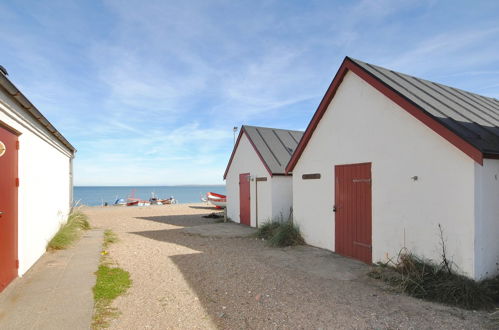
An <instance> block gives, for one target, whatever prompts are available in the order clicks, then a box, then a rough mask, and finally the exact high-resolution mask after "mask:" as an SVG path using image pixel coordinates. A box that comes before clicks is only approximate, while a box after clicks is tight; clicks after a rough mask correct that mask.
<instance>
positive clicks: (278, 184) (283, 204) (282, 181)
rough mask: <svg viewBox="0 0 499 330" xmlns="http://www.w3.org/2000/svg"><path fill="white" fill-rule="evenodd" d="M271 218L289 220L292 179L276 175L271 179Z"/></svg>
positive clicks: (291, 201) (291, 204) (291, 202)
mask: <svg viewBox="0 0 499 330" xmlns="http://www.w3.org/2000/svg"><path fill="white" fill-rule="evenodd" d="M272 202H273V203H272V217H273V218H274V219H275V218H280V217H281V216H282V217H283V218H284V220H287V219H288V218H289V212H290V209H291V208H292V206H293V178H292V177H291V176H280V175H276V176H274V177H273V178H272Z"/></svg>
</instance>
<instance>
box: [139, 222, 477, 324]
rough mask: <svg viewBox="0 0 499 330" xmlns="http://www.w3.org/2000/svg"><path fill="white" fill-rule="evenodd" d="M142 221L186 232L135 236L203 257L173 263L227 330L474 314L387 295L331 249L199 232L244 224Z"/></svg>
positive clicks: (439, 320) (442, 319)
mask: <svg viewBox="0 0 499 330" xmlns="http://www.w3.org/2000/svg"><path fill="white" fill-rule="evenodd" d="M137 219H142V220H148V221H156V222H161V223H165V224H170V225H175V226H179V227H183V228H173V229H164V230H152V231H138V232H132V233H131V234H134V235H140V236H142V237H146V238H149V239H154V240H157V241H162V242H167V243H173V244H177V245H180V246H185V247H187V248H189V249H190V250H191V251H192V250H195V251H198V252H200V253H189V254H180V255H179V254H176V255H173V256H170V258H171V260H173V262H174V263H175V265H176V266H177V267H178V269H179V270H180V271H181V272H182V274H183V276H184V278H185V280H186V281H187V282H188V284H189V286H190V287H191V288H192V290H193V291H194V292H195V293H196V295H197V297H198V299H199V301H200V302H201V304H202V305H203V307H204V308H205V310H206V311H207V312H208V314H209V315H210V317H211V318H212V320H213V321H214V322H215V323H216V324H217V326H218V327H220V328H224V329H232V328H269V327H272V328H330V327H331V326H334V327H335V328H350V327H353V328H387V327H390V326H393V325H396V326H397V327H400V328H409V327H413V326H414V325H416V324H420V322H421V319H422V318H425V317H426V318H427V319H428V320H430V319H432V320H433V321H432V322H434V323H431V322H430V321H428V322H430V323H431V324H432V326H435V327H444V328H445V327H452V326H453V324H454V323H453V322H463V320H464V319H465V318H466V317H468V316H469V315H471V314H466V313H467V312H463V311H460V310H458V311H456V310H455V309H452V308H449V307H445V306H441V305H437V304H430V303H425V302H421V301H418V300H415V299H412V298H409V297H405V296H399V295H394V294H392V293H388V292H386V291H384V290H382V289H381V288H380V285H379V282H376V281H374V280H372V279H370V278H368V277H367V275H366V274H367V272H368V271H369V266H367V265H366V264H363V263H361V262H358V261H355V260H351V259H347V258H344V257H341V256H338V255H336V254H334V253H332V252H329V251H325V250H322V249H317V248H313V247H310V246H299V247H293V248H270V247H268V246H266V245H265V242H263V241H261V240H258V239H256V238H254V237H234V236H230V235H228V236H223V237H220V236H219V235H215V234H214V235H210V234H209V232H208V234H206V233H204V234H199V230H201V231H203V227H201V226H203V225H206V227H205V228H208V227H209V231H212V232H213V233H216V228H217V227H216V226H220V228H221V229H222V228H224V226H227V225H232V226H241V225H238V224H223V223H221V224H215V223H214V221H213V220H211V219H205V218H202V215H201V214H199V215H197V214H196V215H181V216H162V217H142V218H137ZM192 229H196V231H198V232H197V234H196V231H195V233H194V234H193V233H192ZM452 313H455V314H452ZM465 314H466V317H465V316H463V315H465ZM456 315H457V316H456ZM475 318H476V317H475ZM352 320H355V322H354V323H352ZM455 320H458V321H455ZM472 321H473V320H468V323H470V322H472ZM446 322H450V323H446ZM428 324H429V323H428ZM471 324H475V325H476V324H477V323H471ZM423 327H424V326H423ZM463 327H464V328H466V326H465V325H464V324H463Z"/></svg>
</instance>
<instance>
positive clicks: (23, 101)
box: [0, 74, 76, 155]
mask: <svg viewBox="0 0 499 330" xmlns="http://www.w3.org/2000/svg"><path fill="white" fill-rule="evenodd" d="M0 86H2V87H3V88H4V89H5V91H7V93H8V94H9V95H10V96H11V97H12V98H13V99H14V100H16V101H17V103H19V105H21V107H23V108H24V109H25V110H27V111H28V113H29V114H30V115H31V116H32V117H33V118H35V119H36V120H37V121H38V122H39V123H40V124H42V125H43V126H44V127H45V128H46V129H47V130H48V131H49V132H50V133H51V134H52V135H53V136H54V137H55V138H56V139H57V140H59V142H61V143H62V144H63V145H64V146H65V147H66V148H67V149H68V150H69V151H70V152H71V154H72V155H74V153H75V152H76V148H75V147H73V145H71V143H69V141H68V140H66V138H65V137H64V136H63V135H62V134H61V133H60V132H59V131H58V130H57V129H56V128H55V127H54V126H53V125H52V124H51V123H50V122H49V121H48V120H47V118H45V116H44V115H43V114H42V113H41V112H40V111H39V110H38V109H37V108H36V107H35V106H34V105H33V104H32V103H31V102H30V101H29V100H28V98H27V97H26V96H24V94H23V93H22V92H21V91H20V90H19V89H18V88H17V87H16V86H15V85H14V84H13V83H12V82H11V81H10V80H9V79H8V78H7V77H6V76H5V75H3V74H0Z"/></svg>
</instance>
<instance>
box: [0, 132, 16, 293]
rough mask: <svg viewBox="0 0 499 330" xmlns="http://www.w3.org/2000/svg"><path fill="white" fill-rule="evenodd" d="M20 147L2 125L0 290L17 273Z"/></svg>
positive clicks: (0, 150) (0, 158)
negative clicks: (18, 163) (18, 149)
mask: <svg viewBox="0 0 499 330" xmlns="http://www.w3.org/2000/svg"><path fill="white" fill-rule="evenodd" d="M17 148H18V142H17V135H16V134H14V133H12V132H10V131H8V130H7V129H5V128H3V127H1V126H0V291H2V290H3V289H4V288H5V287H6V286H7V285H8V284H9V283H10V282H11V281H12V280H13V279H14V278H16V277H17V267H18V265H17Z"/></svg>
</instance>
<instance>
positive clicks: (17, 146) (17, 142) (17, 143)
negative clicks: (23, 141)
mask: <svg viewBox="0 0 499 330" xmlns="http://www.w3.org/2000/svg"><path fill="white" fill-rule="evenodd" d="M16 149H17V150H19V141H16Z"/></svg>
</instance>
